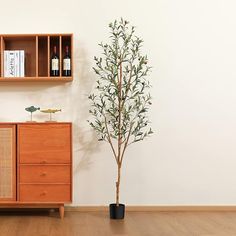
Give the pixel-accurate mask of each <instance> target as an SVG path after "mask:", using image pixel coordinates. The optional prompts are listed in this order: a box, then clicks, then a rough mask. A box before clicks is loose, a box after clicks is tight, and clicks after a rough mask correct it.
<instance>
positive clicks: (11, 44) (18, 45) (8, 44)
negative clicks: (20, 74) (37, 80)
mask: <svg viewBox="0 0 236 236" xmlns="http://www.w3.org/2000/svg"><path fill="white" fill-rule="evenodd" d="M2 40H3V47H2V50H3V51H4V50H24V51H25V76H26V77H33V76H34V77H35V76H36V37H35V36H25V37H21V36H18V37H17V36H5V37H3V39H2ZM2 64H4V63H2Z"/></svg>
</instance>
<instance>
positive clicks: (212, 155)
mask: <svg viewBox="0 0 236 236" xmlns="http://www.w3.org/2000/svg"><path fill="white" fill-rule="evenodd" d="M235 9H236V2H235V1H233V0H227V1H225V0H197V1H195V0H178V1H175V0H147V1H138V0H130V1H127V0H120V1H118V2H117V1H111V0H100V1H91V0H87V1H82V0H67V1H64V0H63V1H62V0H57V1H55V0H50V1H48V0H47V1H46V0H40V1H32V0H21V1H18V0H12V1H4V2H2V3H1V14H0V33H59V32H72V33H74V36H75V43H74V46H75V55H74V56H75V59H76V68H75V81H74V82H73V83H71V84H70V83H69V84H65V85H64V84H57V85H52V84H42V85H40V84H20V83H16V84H13V83H12V84H3V83H1V84H0V121H24V120H26V119H27V118H28V117H27V114H26V112H25V111H24V108H25V107H26V106H29V105H37V106H40V107H43V108H47V107H59V108H62V109H63V112H62V113H61V114H58V115H57V117H58V120H62V121H64V120H66V121H73V122H74V202H73V204H74V205H101V204H102V205H104V204H108V203H110V202H112V201H114V195H115V185H114V182H115V176H116V172H115V171H116V169H115V162H114V160H113V157H112V154H111V152H110V148H109V146H107V144H102V143H98V142H97V141H96V138H95V136H94V133H93V132H92V131H91V129H90V128H89V127H88V125H87V122H86V120H87V119H88V101H87V97H86V95H87V94H88V93H89V92H90V91H91V88H92V86H93V84H94V79H95V77H94V74H93V72H92V69H91V67H92V65H93V56H94V55H99V53H100V51H99V47H98V46H97V44H98V43H99V42H100V41H102V40H103V41H106V39H107V36H108V28H107V25H108V23H109V22H110V21H113V20H114V19H116V18H119V17H120V16H123V17H124V18H126V19H128V20H129V21H130V22H131V23H132V24H133V25H136V26H137V27H138V28H137V33H138V34H139V35H140V36H141V37H143V39H144V41H145V43H144V51H145V52H146V53H147V54H148V55H149V58H150V63H151V64H152V65H153V67H154V68H153V73H152V75H151V77H150V79H151V80H152V84H153V96H154V105H153V109H152V112H151V114H150V118H151V120H152V122H153V124H152V125H153V129H154V131H155V134H154V135H153V137H152V138H150V139H148V140H146V141H144V142H143V143H139V144H137V145H133V146H131V147H130V149H129V150H128V152H127V156H126V160H125V163H124V164H125V165H124V169H123V176H122V194H121V201H123V202H124V203H126V204H130V205H131V204H132V205H138V204H141V205H155V204H158V205H160V204H235V203H236V187H235V180H236V171H235V169H236V155H235V154H236V150H235V149H236V148H235V134H236V122H235V121H236V109H235V105H236V93H235V87H236V66H235V64H236V30H235V28H236V15H235ZM9 13H11V16H9ZM37 118H38V120H43V119H44V116H43V115H37Z"/></svg>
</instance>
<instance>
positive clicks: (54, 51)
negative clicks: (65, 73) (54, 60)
mask: <svg viewBox="0 0 236 236" xmlns="http://www.w3.org/2000/svg"><path fill="white" fill-rule="evenodd" d="M53 53H54V55H56V54H57V47H56V46H54V47H53Z"/></svg>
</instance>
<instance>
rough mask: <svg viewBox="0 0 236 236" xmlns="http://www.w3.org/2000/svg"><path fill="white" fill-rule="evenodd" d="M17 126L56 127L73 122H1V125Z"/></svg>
mask: <svg viewBox="0 0 236 236" xmlns="http://www.w3.org/2000/svg"><path fill="white" fill-rule="evenodd" d="M15 124H24V125H39V124H40V125H53V124H54V125H56V124H72V122H22V121H21V122H0V125H15Z"/></svg>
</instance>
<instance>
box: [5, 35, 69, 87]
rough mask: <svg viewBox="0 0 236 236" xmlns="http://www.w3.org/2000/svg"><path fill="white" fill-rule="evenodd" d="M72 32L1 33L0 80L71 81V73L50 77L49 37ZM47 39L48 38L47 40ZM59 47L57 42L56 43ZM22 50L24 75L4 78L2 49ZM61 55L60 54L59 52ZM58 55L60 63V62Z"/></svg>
mask: <svg viewBox="0 0 236 236" xmlns="http://www.w3.org/2000/svg"><path fill="white" fill-rule="evenodd" d="M72 35H73V34H70V33H69V34H1V35H0V52H1V58H0V82H4V83H9V82H36V81H37V82H47V81H48V82H49V81H50V82H71V81H73V74H72V75H71V76H70V77H63V76H61V73H60V76H58V77H57V78H55V77H50V66H49V65H50V55H51V52H52V49H51V43H50V39H51V38H61V37H69V38H72ZM47 39H49V40H47ZM58 47H59V43H58ZM5 49H6V50H24V51H25V58H26V59H25V63H26V67H25V77H22V78H19V77H18V78H17V77H16V78H6V77H4V73H3V68H4V65H3V64H4V62H3V51H4V50H5ZM60 55H61V54H60ZM70 55H71V60H72V58H73V53H72V48H71V51H70ZM61 59H62V58H61V57H60V63H61Z"/></svg>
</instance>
